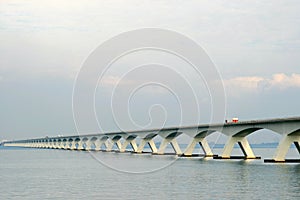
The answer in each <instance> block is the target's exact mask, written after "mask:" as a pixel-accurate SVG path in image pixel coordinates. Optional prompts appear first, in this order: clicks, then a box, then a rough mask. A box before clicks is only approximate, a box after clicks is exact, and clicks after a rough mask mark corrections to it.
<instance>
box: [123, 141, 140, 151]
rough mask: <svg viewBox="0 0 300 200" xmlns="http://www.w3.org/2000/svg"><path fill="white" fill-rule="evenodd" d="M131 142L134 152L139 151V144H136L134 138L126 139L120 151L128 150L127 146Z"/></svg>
mask: <svg viewBox="0 0 300 200" xmlns="http://www.w3.org/2000/svg"><path fill="white" fill-rule="evenodd" d="M129 144H130V145H131V148H132V149H133V151H134V152H135V151H137V145H136V142H135V140H134V139H131V140H125V141H124V143H123V145H122V147H121V149H120V152H125V151H126V147H127V146H128V145H129Z"/></svg>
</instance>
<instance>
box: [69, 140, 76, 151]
mask: <svg viewBox="0 0 300 200" xmlns="http://www.w3.org/2000/svg"><path fill="white" fill-rule="evenodd" d="M70 150H76V142H75V141H74V140H73V141H72V142H71V147H70Z"/></svg>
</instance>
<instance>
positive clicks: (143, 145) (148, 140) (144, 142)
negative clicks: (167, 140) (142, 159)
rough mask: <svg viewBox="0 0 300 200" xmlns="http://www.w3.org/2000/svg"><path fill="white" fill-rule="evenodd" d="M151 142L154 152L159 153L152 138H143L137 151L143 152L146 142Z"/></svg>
mask: <svg viewBox="0 0 300 200" xmlns="http://www.w3.org/2000/svg"><path fill="white" fill-rule="evenodd" d="M147 143H148V144H149V146H150V149H151V151H152V153H157V148H156V145H155V143H154V141H153V139H152V138H150V139H149V138H147V139H141V142H140V145H139V146H138V148H137V150H136V151H135V152H136V153H142V152H143V150H144V147H145V145H146V144H147Z"/></svg>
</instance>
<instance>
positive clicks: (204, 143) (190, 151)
mask: <svg viewBox="0 0 300 200" xmlns="http://www.w3.org/2000/svg"><path fill="white" fill-rule="evenodd" d="M197 143H199V144H200V146H201V148H202V150H203V152H204V156H205V157H213V156H214V154H213V153H212V150H211V148H210V147H209V145H208V143H207V140H206V139H205V138H193V140H192V141H191V142H190V144H189V145H188V146H187V148H186V150H185V151H184V154H183V156H185V157H191V156H193V151H194V149H195V147H196V145H197Z"/></svg>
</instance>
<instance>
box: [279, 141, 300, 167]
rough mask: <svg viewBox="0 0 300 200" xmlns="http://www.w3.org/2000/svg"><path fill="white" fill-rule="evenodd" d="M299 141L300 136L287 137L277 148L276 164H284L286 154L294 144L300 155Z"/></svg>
mask: <svg viewBox="0 0 300 200" xmlns="http://www.w3.org/2000/svg"><path fill="white" fill-rule="evenodd" d="M299 141H300V136H289V135H285V136H284V137H283V138H282V140H281V141H280V143H279V145H278V147H277V150H276V152H275V155H274V157H273V160H275V161H276V162H284V161H285V158H286V154H287V153H288V151H289V149H290V147H291V144H292V143H293V142H294V144H295V145H296V148H297V150H298V152H299V153H300V147H299Z"/></svg>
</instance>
